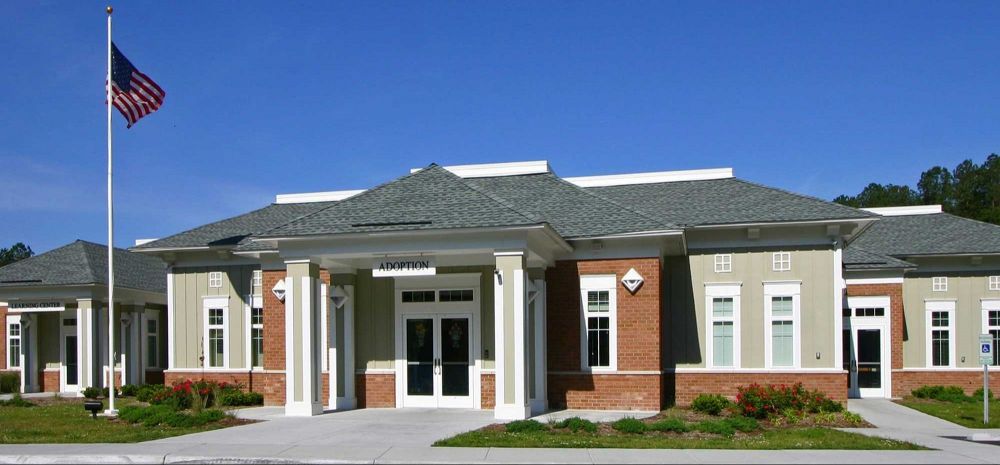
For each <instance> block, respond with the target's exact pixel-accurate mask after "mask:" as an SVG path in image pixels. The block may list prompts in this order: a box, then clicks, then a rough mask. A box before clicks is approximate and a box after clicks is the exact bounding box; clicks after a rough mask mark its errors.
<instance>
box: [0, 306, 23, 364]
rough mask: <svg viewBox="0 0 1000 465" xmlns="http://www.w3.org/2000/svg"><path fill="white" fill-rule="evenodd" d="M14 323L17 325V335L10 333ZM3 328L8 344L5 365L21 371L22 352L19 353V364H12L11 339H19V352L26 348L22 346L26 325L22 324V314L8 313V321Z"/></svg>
mask: <svg viewBox="0 0 1000 465" xmlns="http://www.w3.org/2000/svg"><path fill="white" fill-rule="evenodd" d="M13 325H17V336H11V335H10V327H11V326H13ZM3 330H4V342H5V343H6V344H7V360H4V366H6V367H7V368H6V369H7V370H10V371H21V368H22V367H21V355H20V353H18V356H17V366H16V367H12V366H10V355H11V350H10V348H11V345H10V342H11V339H17V346H18V347H19V348H20V350H19V351H18V352H20V351H23V350H24V348H23V347H22V346H21V344H24V327H22V326H21V316H20V315H7V321H6V322H5V324H4V326H3Z"/></svg>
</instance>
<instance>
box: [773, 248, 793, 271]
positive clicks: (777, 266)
mask: <svg viewBox="0 0 1000 465" xmlns="http://www.w3.org/2000/svg"><path fill="white" fill-rule="evenodd" d="M771 269H772V270H774V271H791V269H792V253H791V252H775V253H774V255H772V256H771Z"/></svg>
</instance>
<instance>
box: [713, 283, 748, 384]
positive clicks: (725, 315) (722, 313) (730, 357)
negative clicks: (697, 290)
mask: <svg viewBox="0 0 1000 465" xmlns="http://www.w3.org/2000/svg"><path fill="white" fill-rule="evenodd" d="M705 307H706V320H705V321H706V331H707V335H706V338H705V340H706V341H707V343H706V347H705V352H706V353H705V360H706V363H705V365H706V366H707V367H709V368H739V367H740V285H739V284H706V285H705Z"/></svg>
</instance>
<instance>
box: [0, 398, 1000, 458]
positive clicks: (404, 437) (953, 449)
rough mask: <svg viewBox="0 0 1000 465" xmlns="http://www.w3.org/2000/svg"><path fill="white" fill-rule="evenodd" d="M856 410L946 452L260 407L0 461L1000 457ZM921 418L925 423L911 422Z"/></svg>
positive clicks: (888, 415)
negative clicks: (185, 431)
mask: <svg viewBox="0 0 1000 465" xmlns="http://www.w3.org/2000/svg"><path fill="white" fill-rule="evenodd" d="M851 409H852V410H855V411H860V413H862V414H864V415H866V416H867V417H870V421H872V423H875V424H876V425H880V426H881V425H882V424H884V425H887V428H886V429H884V430H883V429H881V428H880V429H878V430H873V429H868V430H856V431H857V432H860V433H863V434H872V435H888V436H895V437H898V438H899V439H905V440H910V441H914V442H918V443H921V444H925V445H928V446H931V447H936V448H939V449H941V450H937V451H811V450H802V451H744V450H635V449H504V448H432V447H430V445H431V444H432V443H433V442H434V441H436V440H437V439H441V438H445V437H449V436H452V435H454V434H456V433H459V432H463V431H468V430H471V429H476V428H479V427H481V426H484V425H487V424H490V423H493V422H494V420H493V418H492V416H493V415H492V412H490V411H479V410H435V409H364V410H355V411H347V412H337V413H328V414H326V415H321V416H318V417H311V418H285V417H283V416H281V415H280V414H281V410H280V409H275V408H257V409H245V410H240V411H239V412H238V415H239V416H241V417H245V418H257V419H262V420H266V421H264V422H262V423H255V424H251V425H245V426H239V427H234V428H227V429H222V430H216V431H209V432H205V433H198V434H192V435H187V436H180V437H175V438H168V439H162V440H159V441H151V442H146V443H140V444H65V445H56V444H52V445H0V463H64V462H74V463H184V462H209V463H211V462H215V463H233V462H239V463H261V462H301V463H560V464H561V463H823V464H825V463H829V464H840V463H876V462H880V463H1000V447H997V446H989V445H982V444H973V443H969V442H965V441H956V440H950V439H941V438H939V437H938V436H937V435H938V434H939V433H944V434H948V435H951V434H956V435H958V434H959V429H960V430H962V431H966V430H965V429H964V428H961V427H958V428H959V429H956V428H955V427H954V425H950V424H940V423H936V422H929V420H927V419H925V418H923V417H925V415H922V414H917V416H916V417H913V416H909V415H911V414H910V413H909V412H910V411H909V409H905V408H903V407H900V406H896V405H892V404H890V403H888V402H884V403H869V402H867V401H865V402H862V403H857V402H853V401H852V402H851ZM896 409H902V410H899V411H897V410H896ZM588 413H592V412H580V411H576V412H557V413H556V414H553V417H554V418H560V417H564V416H574V415H576V416H589V415H588ZM616 414H620V415H622V416H625V415H628V416H636V417H639V416H640V414H639V413H638V412H636V413H635V414H634V415H632V414H627V413H625V412H616ZM601 415H607V413H601ZM897 417H898V418H901V419H899V420H897ZM922 421H923V422H924V423H922V424H924V425H925V426H920V427H914V428H911V429H909V430H908V429H907V425H910V424H911V423H912V424H914V425H916V424H921V422H922Z"/></svg>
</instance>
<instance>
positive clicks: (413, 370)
mask: <svg viewBox="0 0 1000 465" xmlns="http://www.w3.org/2000/svg"><path fill="white" fill-rule="evenodd" d="M434 352H435V351H434V320H433V319H431V318H414V319H409V320H406V393H407V394H409V395H411V396H433V395H434V374H435V373H434V372H435V371H437V359H436V358H435V357H434Z"/></svg>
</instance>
